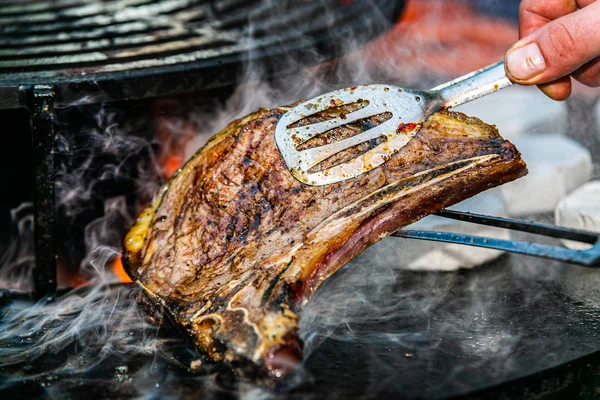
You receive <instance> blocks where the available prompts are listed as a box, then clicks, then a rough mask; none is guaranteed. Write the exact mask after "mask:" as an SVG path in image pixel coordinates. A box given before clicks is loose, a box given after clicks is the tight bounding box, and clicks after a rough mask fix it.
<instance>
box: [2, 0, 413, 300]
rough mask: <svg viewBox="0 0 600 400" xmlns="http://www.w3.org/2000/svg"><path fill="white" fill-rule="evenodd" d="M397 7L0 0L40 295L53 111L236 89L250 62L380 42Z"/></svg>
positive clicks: (311, 60) (46, 252) (8, 105)
mask: <svg viewBox="0 0 600 400" xmlns="http://www.w3.org/2000/svg"><path fill="white" fill-rule="evenodd" d="M402 6H403V2H402V1H392V0H375V1H373V0H355V1H338V0H316V1H283V2H280V1H257V0H251V1H244V0H220V1H207V0H105V1H100V0H58V1H51V0H46V1H29V0H26V1H14V2H13V1H10V2H4V3H2V4H0V110H1V109H14V108H19V107H21V108H23V107H24V108H26V109H28V110H29V112H30V113H31V123H32V135H33V175H34V177H35V178H34V185H35V192H34V204H35V207H34V210H35V211H34V216H35V237H36V239H35V241H36V269H35V271H34V283H35V292H36V293H37V294H38V295H39V296H42V295H47V294H50V293H53V292H54V291H55V290H56V264H55V262H56V261H55V260H56V257H57V254H56V243H55V241H56V235H55V227H56V223H57V221H56V213H55V210H56V205H55V188H54V175H55V159H54V158H55V152H54V144H55V125H56V123H57V121H55V116H56V114H55V112H54V111H55V109H59V108H62V107H67V106H69V105H73V104H77V105H81V104H85V103H104V102H114V101H123V100H126V101H129V100H134V99H142V98H150V97H156V96H169V95H174V94H181V93H190V92H198V91H208V90H210V89H219V88H227V87H232V86H234V85H236V84H238V83H240V77H241V76H243V75H242V72H243V68H244V66H245V65H246V66H247V65H249V64H252V65H253V67H254V68H261V69H262V70H263V73H264V74H265V75H266V76H274V75H281V74H289V73H293V72H297V71H298V68H299V67H301V66H302V67H307V66H311V65H314V64H317V63H320V62H322V61H325V60H329V59H332V58H335V57H337V56H340V55H341V54H343V53H344V52H346V51H349V50H351V49H352V48H354V47H355V46H358V45H361V44H364V43H366V42H367V41H368V40H370V39H373V38H374V37H375V36H377V35H378V34H380V33H382V31H383V30H384V29H385V28H386V24H385V23H382V18H383V19H384V20H385V19H386V18H387V20H388V21H389V22H393V21H395V19H396V18H397V17H398V16H399V14H400V12H401V10H402ZM387 25H388V26H389V23H388V24H387ZM348 37H352V38H353V40H352V43H351V44H349V43H348V41H347V40H343V39H344V38H348ZM291 60H302V62H301V63H299V62H298V61H294V62H291ZM287 61H290V62H287Z"/></svg>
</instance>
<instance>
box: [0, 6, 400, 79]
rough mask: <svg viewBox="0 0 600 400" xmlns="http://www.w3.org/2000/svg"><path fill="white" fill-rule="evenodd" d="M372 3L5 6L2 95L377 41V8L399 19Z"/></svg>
mask: <svg viewBox="0 0 600 400" xmlns="http://www.w3.org/2000/svg"><path fill="white" fill-rule="evenodd" d="M379 3H381V4H378V2H377V1H368V0H355V1H352V2H347V1H341V0H315V1H284V2H278V1H260V0H250V1H248V0H220V1H209V0H104V1H98V0H43V1H18V2H17V1H9V2H5V3H2V4H0V86H11V85H22V84H32V85H35V84H55V83H61V82H80V81H92V80H98V79H100V80H105V79H121V78H123V77H125V76H124V74H125V73H126V74H127V77H129V76H131V74H132V73H133V75H135V74H136V73H137V74H138V75H139V74H157V73H163V72H170V71H173V70H177V69H181V68H188V69H202V68H214V67H217V66H221V65H223V64H228V63H235V62H241V61H242V60H243V59H244V58H245V59H248V57H262V56H266V55H269V54H272V53H273V52H274V50H275V52H276V50H277V49H278V50H279V51H283V50H284V49H282V48H281V43H284V42H287V43H286V48H285V50H286V51H292V50H294V48H295V47H297V46H298V45H301V46H302V47H308V46H311V45H315V44H317V43H318V42H319V37H320V36H323V37H324V36H328V37H329V38H331V37H332V36H335V35H340V34H342V32H347V30H348V28H356V26H355V23H357V22H362V23H363V27H365V26H370V27H371V28H372V29H371V30H372V31H373V34H372V35H371V37H372V36H375V35H376V34H378V33H380V32H377V30H378V29H377V28H376V27H375V25H376V24H374V23H373V18H379V19H381V12H382V11H381V7H384V8H386V7H387V8H390V7H391V8H396V10H392V11H393V12H392V13H389V12H386V13H385V14H384V15H388V16H390V17H392V18H395V17H397V14H398V13H399V10H398V8H400V7H399V6H395V7H394V5H393V4H392V3H395V2H390V1H379ZM367 9H370V10H369V11H370V12H368V13H366V11H367ZM365 15H368V16H369V18H367V19H368V20H369V21H366V20H365V19H366V18H365ZM366 23H368V25H366ZM379 25H385V24H382V23H381V22H379ZM379 30H381V29H379ZM306 39H309V40H308V41H307V40H306Z"/></svg>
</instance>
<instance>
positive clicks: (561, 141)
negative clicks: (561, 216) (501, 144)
mask: <svg viewBox="0 0 600 400" xmlns="http://www.w3.org/2000/svg"><path fill="white" fill-rule="evenodd" d="M511 141H512V142H513V143H514V145H515V146H516V147H517V149H518V150H519V151H520V152H521V154H522V156H523V159H524V160H525V162H526V163H527V168H528V170H529V173H528V174H527V176H525V177H523V178H521V179H518V180H516V181H514V182H510V183H507V184H505V185H502V186H501V187H500V188H499V190H500V192H501V193H502V195H503V196H504V201H505V203H506V208H507V211H508V214H509V215H510V216H522V215H527V214H535V213H541V212H552V211H553V210H554V208H555V207H556V205H557V204H558V202H559V201H560V199H561V198H563V197H564V196H565V195H567V194H569V193H571V192H572V191H573V190H575V189H576V188H578V187H579V186H581V185H583V184H584V183H585V182H587V181H588V180H590V178H591V176H592V168H593V167H592V157H591V155H590V152H589V151H588V150H587V149H585V148H584V147H583V146H581V145H580V144H579V143H577V142H576V141H574V140H572V139H569V138H567V137H565V136H561V135H529V136H520V137H516V138H513V139H512V140H511Z"/></svg>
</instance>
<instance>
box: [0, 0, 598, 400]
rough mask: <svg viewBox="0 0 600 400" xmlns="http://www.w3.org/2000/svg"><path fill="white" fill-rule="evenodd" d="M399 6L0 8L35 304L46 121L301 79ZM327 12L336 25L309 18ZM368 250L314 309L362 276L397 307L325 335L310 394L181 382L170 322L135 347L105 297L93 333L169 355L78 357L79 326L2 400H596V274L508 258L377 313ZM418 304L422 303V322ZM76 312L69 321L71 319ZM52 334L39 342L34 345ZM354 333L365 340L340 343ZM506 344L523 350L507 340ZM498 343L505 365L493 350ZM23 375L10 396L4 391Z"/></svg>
mask: <svg viewBox="0 0 600 400" xmlns="http://www.w3.org/2000/svg"><path fill="white" fill-rule="evenodd" d="M401 9H402V2H396V1H391V0H390V1H386V0H370V1H366V0H354V1H351V2H347V1H342V2H335V1H329V0H321V1H319V2H310V1H307V2H298V3H297V4H289V3H285V4H282V2H269V1H267V2H262V1H247V2H244V1H241V0H220V1H214V2H209V1H193V0H189V1H182V0H153V1H150V0H120V1H116V0H114V1H109V0H106V1H100V0H55V1H51V0H46V1H36V0H8V1H6V2H2V3H0V109H4V110H11V111H12V110H13V109H16V108H19V112H22V111H23V110H26V111H27V113H28V114H27V116H28V118H30V121H31V125H32V127H33V149H34V152H33V168H32V172H33V173H34V176H35V180H34V182H33V184H35V200H36V205H35V216H36V232H37V237H36V253H37V257H36V260H37V269H36V271H35V275H34V276H35V281H36V282H35V290H36V294H37V297H39V296H42V295H48V294H53V293H55V274H56V268H55V257H56V246H55V245H56V235H55V227H56V224H57V216H56V214H55V212H54V211H55V202H54V193H55V192H54V190H55V188H54V173H55V169H54V168H55V157H56V156H57V154H56V152H55V128H56V123H57V122H58V121H56V119H55V116H56V114H55V113H53V109H54V110H55V111H56V110H61V109H63V108H65V107H67V106H69V105H72V104H83V103H93V104H95V103H101V102H121V101H128V100H133V99H143V98H152V97H157V96H166V95H171V94H180V93H187V92H205V91H206V92H208V91H210V90H211V89H216V90H217V91H219V90H220V89H224V90H227V89H226V88H230V87H231V86H232V85H236V84H238V83H240V79H241V78H243V75H242V74H241V73H242V72H243V66H244V65H247V64H248V63H255V64H260V66H261V67H262V68H264V70H265V74H266V75H270V76H273V75H277V74H280V75H283V74H287V73H293V72H294V71H295V70H296V69H295V68H294V67H297V65H293V64H291V63H286V62H285V59H286V58H287V57H291V58H300V59H302V60H303V61H304V63H303V65H304V66H309V65H312V64H316V63H318V62H321V61H323V60H328V59H332V58H335V57H337V56H338V55H340V54H342V53H343V52H345V51H348V50H349V48H348V47H347V46H346V45H347V43H345V42H344V41H343V40H338V39H340V38H343V37H344V36H345V35H347V34H348V32H349V31H353V32H354V35H353V37H354V38H357V40H356V42H355V43H354V44H355V45H360V44H362V43H364V42H366V41H367V40H369V39H370V38H372V37H374V36H376V35H377V34H378V33H380V31H379V27H381V26H382V25H381V24H373V23H372V22H373V21H374V20H375V19H378V18H380V17H381V16H382V15H383V16H385V17H387V18H389V20H390V21H391V20H393V19H395V18H396V17H397V15H398V14H399V13H400V11H401ZM283 10H285V12H284V11H283ZM322 10H328V11H327V12H326V15H328V16H329V17H332V18H329V19H319V18H317V17H316V16H319V15H323V13H321V11H322ZM248 21H251V22H253V23H252V24H250V25H249V24H248ZM357 32H360V33H362V34H361V35H358V36H357V35H356V33H357ZM211 93H214V92H211ZM4 115H6V114H4ZM66 115H68V113H66ZM598 150H600V149H598ZM545 222H548V221H547V220H546V221H545ZM376 251H377V249H372V251H367V253H365V254H363V255H362V256H361V257H360V258H359V259H358V260H357V262H356V263H351V264H350V265H348V266H347V267H345V268H344V269H343V270H341V271H340V272H339V273H338V274H336V275H335V276H334V277H332V279H331V280H330V281H328V282H327V283H326V284H325V285H324V287H323V288H322V290H320V292H319V293H318V294H317V297H316V298H315V301H316V302H321V303H322V306H323V305H325V306H328V304H329V303H328V302H327V294H328V293H331V292H333V291H335V288H336V287H337V286H338V285H340V284H341V283H343V282H344V280H345V278H346V277H348V276H350V275H351V274H350V273H349V272H350V270H351V269H357V268H358V269H359V271H353V272H352V274H355V273H358V276H359V277H361V276H362V277H363V278H365V279H364V285H362V286H360V285H359V286H358V287H356V288H355V290H353V293H355V294H356V295H359V296H365V297H364V298H366V299H367V300H369V301H372V302H373V304H375V305H377V304H379V305H380V306H382V307H386V306H390V304H391V303H389V302H388V301H386V300H385V299H386V298H389V299H390V300H394V299H396V298H397V297H396V294H398V293H407V295H406V297H405V298H404V300H405V301H404V302H400V303H394V304H393V307H394V313H395V316H394V318H388V319H385V320H382V321H379V322H378V323H376V324H372V323H369V322H367V323H356V324H351V325H349V326H343V325H342V326H340V327H339V329H338V330H336V332H334V335H333V338H318V337H317V338H316V339H315V340H317V341H319V340H323V342H322V343H321V345H320V347H318V348H317V350H315V351H314V352H313V353H312V354H311V355H310V356H309V358H308V360H307V361H306V365H305V366H306V372H307V379H305V381H304V382H303V383H302V384H301V385H299V386H295V387H292V388H288V389H287V390H283V391H280V392H271V391H261V390H257V389H256V388H254V387H252V386H251V385H245V384H244V383H240V382H238V381H235V380H231V381H230V380H228V379H227V378H228V375H227V374H226V373H224V372H223V373H221V372H222V371H219V374H218V378H217V380H216V381H215V378H214V376H215V375H214V372H215V371H214V370H212V369H211V368H212V367H210V366H206V368H203V369H201V370H200V371H197V372H196V373H191V372H190V371H188V370H186V368H185V365H186V363H188V362H189V361H190V359H191V358H192V357H193V356H194V357H195V356H196V355H194V354H191V352H192V351H193V350H192V349H193V347H192V346H190V344H189V343H187V341H186V339H185V338H182V337H181V336H180V335H178V334H177V333H175V332H173V331H172V330H171V329H172V328H171V327H170V326H169V325H168V324H163V325H161V326H160V327H159V328H152V329H150V330H148V331H144V332H140V331H139V330H136V329H134V328H133V327H131V328H130V327H129V326H128V325H127V324H125V325H123V324H122V325H121V326H120V327H119V326H115V325H113V324H115V320H117V321H118V322H119V321H120V322H122V321H125V322H129V321H130V320H136V318H135V315H131V313H136V312H137V310H138V308H137V307H136V306H135V304H134V301H135V292H134V290H133V287H132V286H131V285H126V284H119V285H112V286H110V287H107V288H106V289H105V290H108V291H110V295H109V296H108V298H109V299H121V300H120V301H119V302H117V301H116V300H115V302H114V303H111V301H112V300H108V303H109V304H115V306H114V307H109V308H105V309H103V311H104V313H98V314H96V315H94V318H96V317H97V318H98V320H99V321H100V322H101V324H100V325H102V324H105V325H103V326H102V328H104V329H107V330H109V331H110V330H111V329H112V330H114V332H115V335H116V336H115V337H116V338H117V339H118V341H117V343H121V342H122V343H124V344H128V345H133V346H135V345H137V344H139V343H143V341H144V340H145V339H146V338H148V337H156V338H158V339H159V341H160V343H163V344H164V346H162V347H160V348H157V349H155V351H154V352H152V353H147V352H146V353H144V352H133V353H127V352H122V351H121V348H120V347H116V348H111V347H110V346H104V343H103V342H101V343H100V345H101V346H100V347H99V348H93V349H86V348H82V347H81V343H84V344H85V343H94V339H95V336H94V335H95V334H96V332H95V331H93V330H92V331H89V330H86V329H85V327H82V330H81V332H80V335H81V337H80V338H77V340H72V341H71V342H70V345H69V346H67V347H65V348H62V349H60V350H56V351H54V349H48V351H46V352H45V353H44V354H43V356H42V357H40V358H37V359H35V360H31V361H28V362H26V363H25V364H20V365H14V366H11V367H8V368H0V397H7V398H9V397H10V398H24V399H25V398H26V399H31V398H48V397H50V398H52V397H71V398H79V397H85V396H96V397H98V398H129V397H136V398H137V397H142V396H144V397H146V398H169V397H181V398H199V397H209V398H236V397H245V398H247V397H248V396H253V395H256V396H263V395H264V396H265V397H275V398H278V397H281V398H283V397H288V398H298V399H303V398H324V397H327V398H365V399H366V398H373V397H380V398H408V399H418V398H461V399H492V398H493V399H510V398H526V399H534V398H535V399H539V398H576V397H578V396H579V397H581V398H585V399H593V398H597V397H598V395H599V393H600V392H599V389H598V388H599V387H600V381H599V380H598V377H599V376H600V370H599V367H598V366H599V365H600V352H599V349H600V336H599V332H600V330H599V329H598V321H599V320H600V298H599V293H600V292H599V291H598V290H597V288H598V285H600V281H599V276H598V274H597V273H596V271H592V270H588V269H584V268H578V267H573V266H569V265H565V264H561V263H557V262H546V261H542V260H537V259H528V258H523V257H521V256H517V255H506V256H504V257H503V258H501V259H499V260H497V261H495V262H493V263H492V264H491V265H487V266H484V267H482V268H481V269H478V270H475V271H459V272H454V273H447V274H438V273H421V272H411V271H395V272H394V274H393V275H390V279H391V280H390V282H391V283H390V284H389V285H385V286H384V287H383V289H382V290H384V291H385V293H383V294H382V295H380V296H379V297H378V298H374V299H371V298H369V296H370V295H373V294H374V293H373V290H372V289H373V287H369V285H370V284H372V282H370V281H369V279H368V277H369V276H372V272H373V271H372V270H371V269H372V268H373V267H374V265H373V260H374V259H375V258H376V257H375V254H376ZM375 267H377V265H375ZM380 269H383V270H385V269H386V267H381V268H380ZM379 272H381V271H379ZM374 287H376V288H378V289H381V286H374ZM89 290H94V288H80V289H77V291H75V292H74V293H73V292H69V294H65V293H61V292H58V294H57V296H59V297H60V296H64V295H67V296H68V295H72V296H75V297H76V296H78V295H85V294H86V292H88V291H89ZM531 293H535V296H531ZM346 296H347V294H346ZM50 297H51V296H44V299H47V298H50ZM59 300H61V299H59ZM43 301H46V300H43ZM54 303H55V304H56V303H58V302H54ZM423 303H426V304H429V305H430V306H429V307H428V308H427V309H424V308H422V307H421V305H422V304H423ZM35 305H36V301H35V300H32V299H31V297H30V296H29V295H27V294H17V293H14V292H9V291H0V310H2V312H4V311H5V310H6V309H8V308H10V307H13V306H16V307H17V308H21V309H27V308H29V307H35ZM122 310H127V311H122ZM76 313H77V310H73V313H72V314H70V315H67V318H69V317H71V316H75V315H76ZM49 328H51V326H50V327H49ZM45 332H46V331H45V329H40V330H39V331H38V332H36V334H38V335H40V336H43V335H44V333H45ZM373 333H376V334H378V335H380V339H377V338H374V337H373ZM348 334H350V335H355V337H356V339H357V340H355V341H346V340H336V339H335V337H336V336H341V337H343V336H344V335H348ZM381 337H383V338H385V337H387V338H388V340H381ZM505 337H509V338H510V337H513V338H515V339H516V340H515V341H514V342H510V343H504V342H502V340H503V338H505ZM37 338H38V337H37V336H35V335H32V337H15V338H14V340H13V339H12V338H10V340H9V341H8V342H0V348H2V347H4V348H6V347H10V348H12V349H16V350H17V351H23V352H26V351H28V349H29V347H28V346H29V344H31V342H35V341H36V340H37ZM397 339H399V340H397ZM504 345H506V346H508V347H507V349H508V350H507V351H497V352H493V351H488V349H490V348H496V349H500V350H501V347H502V346H504ZM498 346H499V347H498ZM96 350H97V351H100V350H102V351H101V353H102V357H101V359H98V362H97V363H96V362H95V363H93V365H91V367H89V368H86V370H85V371H83V372H81V373H73V371H74V370H77V366H78V365H86V363H88V362H89V360H90V358H91V359H93V360H96V359H95V358H94V357H95V356H96V355H97V353H94V351H96ZM65 360H69V362H68V363H66V365H67V367H68V368H67V369H66V370H62V371H61V372H60V373H55V372H54V371H53V369H54V368H55V367H56V366H57V364H61V363H63V362H64V361H65ZM49 371H51V372H49ZM23 376H31V377H32V378H27V379H23ZM15 378H16V381H15V382H16V383H14V384H10V383H7V382H8V381H9V380H11V379H15Z"/></svg>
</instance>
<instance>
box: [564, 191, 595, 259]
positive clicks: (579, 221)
mask: <svg viewBox="0 0 600 400" xmlns="http://www.w3.org/2000/svg"><path fill="white" fill-rule="evenodd" d="M554 219H555V222H556V225H558V226H564V227H567V228H574V229H583V230H587V231H592V232H600V181H593V182H588V183H586V184H585V185H583V186H581V187H580V188H578V189H577V190H575V191H574V192H573V193H571V194H570V195H568V196H567V197H565V198H564V199H562V200H561V201H560V203H558V206H556V210H555V211H554ZM564 244H565V246H567V247H570V248H572V249H579V250H580V249H586V248H589V247H590V245H587V244H585V243H579V242H572V241H568V240H565V241H564Z"/></svg>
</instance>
